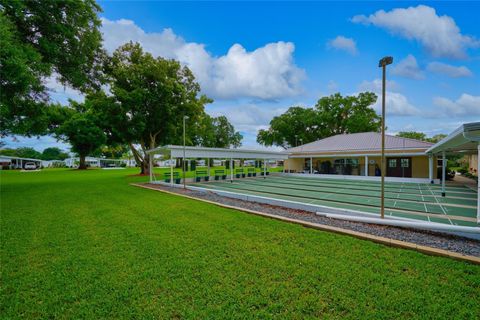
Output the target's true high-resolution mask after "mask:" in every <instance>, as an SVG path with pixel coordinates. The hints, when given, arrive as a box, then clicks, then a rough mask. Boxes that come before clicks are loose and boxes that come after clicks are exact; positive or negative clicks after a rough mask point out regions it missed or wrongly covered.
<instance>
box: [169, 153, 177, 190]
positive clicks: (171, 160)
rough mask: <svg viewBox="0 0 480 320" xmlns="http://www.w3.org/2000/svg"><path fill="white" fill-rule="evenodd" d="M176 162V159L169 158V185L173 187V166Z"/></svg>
mask: <svg viewBox="0 0 480 320" xmlns="http://www.w3.org/2000/svg"><path fill="white" fill-rule="evenodd" d="M175 162H176V159H174V158H170V185H171V186H172V187H173V164H174V163H175Z"/></svg>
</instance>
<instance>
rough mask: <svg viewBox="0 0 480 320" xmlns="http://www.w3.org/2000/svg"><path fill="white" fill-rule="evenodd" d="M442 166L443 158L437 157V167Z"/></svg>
mask: <svg viewBox="0 0 480 320" xmlns="http://www.w3.org/2000/svg"><path fill="white" fill-rule="evenodd" d="M442 166H443V159H437V167H442Z"/></svg>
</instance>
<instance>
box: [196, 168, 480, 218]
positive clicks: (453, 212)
mask: <svg viewBox="0 0 480 320" xmlns="http://www.w3.org/2000/svg"><path fill="white" fill-rule="evenodd" d="M194 186H197V187H202V188H206V189H213V190H220V191H229V192H235V193H239V194H245V195H256V196H262V197H267V198H273V199H279V200H288V201H295V202H300V203H305V204H313V205H320V206H327V207H333V208H341V209H349V210H355V211H363V212H368V213H375V214H380V183H379V182H375V181H362V180H336V179H322V178H306V177H305V178H304V177H292V176H283V175H274V176H269V177H267V178H265V179H264V178H263V177H257V178H244V179H236V180H233V182H230V180H227V181H222V182H218V181H213V182H208V183H196V184H194ZM445 191H446V197H442V196H441V186H439V185H430V184H420V183H400V182H387V183H386V184H385V214H386V215H390V216H395V217H402V218H409V219H416V220H421V221H430V222H439V223H446V224H452V225H461V226H478V224H477V223H476V216H477V193H476V192H475V191H474V190H472V189H469V188H468V187H464V186H458V185H457V186H447V187H446V190H445Z"/></svg>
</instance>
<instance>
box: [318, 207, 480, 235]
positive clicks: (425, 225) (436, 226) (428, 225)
mask: <svg viewBox="0 0 480 320" xmlns="http://www.w3.org/2000/svg"><path fill="white" fill-rule="evenodd" d="M317 214H318V215H321V216H325V217H327V218H333V219H340V220H347V221H356V222H365V223H374V224H382V225H387V226H395V227H407V228H414V229H426V230H436V231H449V232H462V233H464V232H465V233H473V234H476V235H477V237H478V236H480V228H479V227H465V226H456V225H449V224H444V223H437V222H417V221H415V222H413V221H411V220H410V221H397V220H394V219H390V220H385V219H379V218H367V217H355V216H347V215H342V214H332V213H325V214H322V213H320V212H317Z"/></svg>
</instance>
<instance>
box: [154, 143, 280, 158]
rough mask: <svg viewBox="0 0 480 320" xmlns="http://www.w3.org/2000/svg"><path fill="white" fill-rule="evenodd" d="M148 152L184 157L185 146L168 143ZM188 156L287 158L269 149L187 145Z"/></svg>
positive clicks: (186, 152) (186, 153)
mask: <svg viewBox="0 0 480 320" xmlns="http://www.w3.org/2000/svg"><path fill="white" fill-rule="evenodd" d="M147 153H148V154H170V155H171V157H172V158H183V146H175V145H168V146H163V147H158V148H155V149H151V150H148V151H147ZM185 157H186V158H215V159H271V160H274V159H276V160H285V159H287V158H288V154H287V153H285V152H278V151H269V150H249V149H226V148H206V147H192V146H186V147H185Z"/></svg>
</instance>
